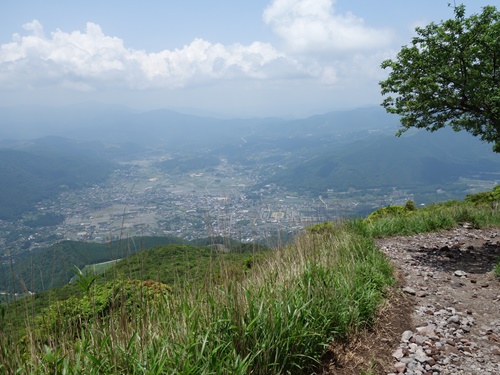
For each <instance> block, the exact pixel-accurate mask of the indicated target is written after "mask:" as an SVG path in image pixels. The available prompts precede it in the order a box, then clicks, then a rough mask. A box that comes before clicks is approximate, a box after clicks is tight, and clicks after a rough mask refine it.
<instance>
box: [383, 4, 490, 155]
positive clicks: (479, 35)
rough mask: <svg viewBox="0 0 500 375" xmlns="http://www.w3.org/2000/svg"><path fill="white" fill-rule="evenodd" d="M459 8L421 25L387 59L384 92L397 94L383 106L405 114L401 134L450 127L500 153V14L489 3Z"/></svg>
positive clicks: (391, 111)
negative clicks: (477, 9) (471, 10)
mask: <svg viewBox="0 0 500 375" xmlns="http://www.w3.org/2000/svg"><path fill="white" fill-rule="evenodd" d="M454 12H455V18H454V19H449V20H447V21H441V22H440V23H439V24H436V23H431V24H429V25H428V26H426V27H424V28H417V29H416V33H417V36H416V37H414V38H413V40H412V42H411V44H410V45H408V46H403V47H402V49H401V51H400V52H399V53H398V55H397V57H396V59H395V60H390V59H389V60H385V61H384V62H383V63H382V68H384V69H386V68H391V69H392V71H391V72H390V74H389V77H388V78H387V79H386V80H385V81H382V82H380V86H381V92H382V94H383V95H386V94H389V95H390V94H396V95H395V96H387V97H385V99H384V100H383V102H382V106H383V107H384V108H385V109H386V111H387V112H389V113H394V114H398V115H400V116H401V125H402V128H401V129H400V130H399V131H398V134H397V135H401V134H402V133H403V132H405V131H406V130H408V129H410V128H412V127H413V128H421V129H426V130H429V131H436V130H438V129H441V128H443V127H445V126H450V127H451V128H453V129H454V130H455V131H461V130H466V131H468V132H470V133H472V134H473V135H474V136H478V137H480V138H481V139H482V140H483V141H486V142H488V143H493V151H495V152H500V22H499V20H500V12H498V11H497V10H496V8H495V7H493V6H485V7H484V8H483V9H482V13H481V14H473V15H471V16H470V17H465V6H464V5H460V6H457V7H455V9H454Z"/></svg>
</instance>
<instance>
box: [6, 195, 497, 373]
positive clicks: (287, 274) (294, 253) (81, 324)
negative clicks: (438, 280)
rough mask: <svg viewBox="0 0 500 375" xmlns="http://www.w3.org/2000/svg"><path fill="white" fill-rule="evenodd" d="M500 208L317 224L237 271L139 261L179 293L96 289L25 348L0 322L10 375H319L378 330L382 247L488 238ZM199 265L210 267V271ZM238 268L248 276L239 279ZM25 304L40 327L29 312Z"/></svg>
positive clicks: (456, 207)
mask: <svg viewBox="0 0 500 375" xmlns="http://www.w3.org/2000/svg"><path fill="white" fill-rule="evenodd" d="M496 193H498V191H496ZM492 199H496V196H495V194H493V193H492V194H491V196H488V195H484V196H482V197H481V199H469V200H467V201H465V202H449V203H445V204H438V205H434V206H432V207H426V208H423V209H414V208H413V207H411V205H409V206H408V207H407V208H404V207H400V208H391V209H385V210H379V211H378V212H377V213H375V214H373V215H371V216H370V217H368V218H367V219H365V220H354V221H348V222H344V223H337V224H324V225H318V226H315V227H313V228H311V229H310V230H309V231H307V232H306V233H303V234H302V235H301V236H299V237H298V238H297V239H296V241H295V243H294V244H293V245H291V246H288V247H286V248H281V249H279V250H276V251H274V252H270V253H268V254H266V256H263V257H262V258H261V259H260V261H259V262H252V263H248V262H246V261H244V262H243V263H239V266H238V267H236V268H234V267H233V266H234V265H235V264H237V263H234V259H233V260H231V259H229V260H228V261H225V260H222V259H217V260H215V259H214V257H213V252H211V251H209V250H207V249H202V248H194V247H191V246H184V245H174V246H170V248H171V251H170V252H169V251H166V250H165V249H162V248H156V249H154V250H152V251H150V252H144V253H141V254H137V255H136V257H135V260H134V261H133V262H132V261H130V262H129V263H128V265H129V266H130V268H128V267H125V266H122V267H125V272H124V273H125V274H127V272H128V276H129V277H130V276H132V275H142V276H144V277H145V278H146V277H147V278H149V277H153V278H156V277H162V276H161V274H162V272H163V268H170V271H169V272H170V275H171V276H168V275H169V273H168V272H167V273H166V274H165V277H167V278H166V279H162V280H164V281H166V280H167V279H168V277H170V280H171V282H172V283H173V285H171V287H172V288H171V289H170V290H171V292H168V293H160V294H154V297H151V296H152V293H151V287H146V286H144V287H143V288H139V290H135V291H136V292H135V294H134V292H133V289H131V288H130V286H127V285H130V284H128V283H126V284H123V283H120V282H118V281H116V280H115V281H112V282H111V283H113V282H114V283H115V286H110V284H109V283H108V284H93V285H90V286H89V288H88V289H86V290H85V291H83V290H82V293H83V296H80V297H78V298H77V299H69V300H68V301H70V302H71V303H69V302H68V303H66V304H57V303H56V304H52V306H51V308H50V309H49V310H47V312H46V314H44V315H41V316H42V317H43V316H45V318H44V319H45V320H44V319H42V318H41V317H40V316H39V317H37V318H35V319H27V322H28V323H29V326H28V328H27V330H26V332H27V333H28V334H27V335H26V336H25V338H24V339H20V338H19V337H16V335H15V333H10V334H7V331H8V330H7V329H6V328H8V324H7V322H6V321H5V320H3V321H2V320H1V319H0V327H1V326H2V324H3V325H4V328H2V330H0V348H1V350H0V370H2V371H7V372H15V371H16V370H17V369H19V368H22V367H23V366H24V369H25V371H26V372H30V373H35V374H45V373H55V372H63V371H66V372H67V373H81V372H85V373H88V374H97V373H99V374H118V373H129V374H143V373H176V374H209V373H220V374H248V373H250V372H252V373H255V374H281V373H301V372H308V373H310V372H312V371H313V370H314V369H315V366H316V365H317V363H318V360H319V359H320V358H321V355H322V354H323V353H324V350H325V346H326V345H328V343H329V342H330V341H331V340H332V339H335V340H336V341H343V340H349V338H350V337H351V335H352V334H353V333H355V332H358V331H359V330H362V329H364V328H366V327H369V326H370V325H371V324H372V322H373V321H372V319H373V313H374V312H375V310H376V309H377V307H378V306H379V304H380V303H381V302H382V300H383V296H384V291H385V290H386V287H387V286H388V285H390V284H391V283H392V282H393V281H392V277H391V275H392V270H391V268H390V266H389V265H388V263H387V260H386V258H385V257H384V256H383V254H381V252H380V251H379V250H378V249H376V247H375V246H374V242H373V237H382V236H391V235H397V234H413V233H419V232H428V231H436V230H439V229H446V228H451V227H453V226H455V225H457V224H458V223H462V222H465V221H467V222H470V223H472V224H474V225H476V226H478V227H481V226H488V225H500V212H499V211H498V210H497V209H496V208H494V206H492V205H491V204H490V202H491V200H492ZM197 252H198V253H197ZM244 255H245V254H243V256H244ZM131 259H133V258H131ZM199 259H202V260H203V259H205V260H206V263H205V264H206V265H208V268H207V267H205V268H204V270H203V271H201V268H199V263H198V262H200V260H199ZM123 264H124V265H125V264H126V263H123ZM169 265H170V266H169ZM244 265H246V266H247V267H246V271H242V268H243V267H244ZM249 265H250V266H251V267H250V268H249V267H248V266H249ZM136 266H138V267H137V268H135V267H136ZM177 266H179V267H180V268H179V271H175V270H176V269H177V268H176V267H177ZM498 267H499V266H497V268H498ZM151 269H152V270H154V271H153V273H152V274H149V270H151ZM228 269H229V270H231V269H234V270H236V269H239V272H237V273H236V276H237V277H235V273H233V272H227V270H228ZM132 270H134V271H132ZM115 274H121V273H120V272H118V271H117V272H115ZM172 275H175V277H172ZM214 275H216V276H217V277H213V276H214ZM207 276H208V277H207ZM134 277H135V276H134ZM82 282H85V280H82ZM124 285H125V286H124ZM140 285H143V284H140ZM154 285H156V284H154ZM131 290H132V291H131ZM155 290H157V289H155ZM81 295H82V294H81ZM92 301H93V302H92ZM25 303H26V306H27V308H26V309H25V310H26V311H27V312H28V314H27V315H28V316H29V312H30V302H29V300H27V301H26V302H25ZM20 306H21V305H18V308H19V309H21V307H20ZM79 306H87V309H88V310H87V311H84V312H82V311H81V308H80V307H79ZM102 306H105V307H106V308H105V309H103V308H102ZM9 308H10V307H9ZM79 309H80V310H79ZM92 309H94V313H92ZM79 311H80V313H78V312H79ZM75 313H78V314H79V315H75ZM84 313H85V314H84ZM75 316H79V317H80V318H78V319H75ZM51 319H52V321H55V322H58V323H59V324H52V325H48V326H49V327H51V331H50V334H47V331H43V330H42V328H43V327H47V324H46V325H43V324H42V325H41V321H44V322H49V323H50V321H51ZM40 327H42V328H40ZM40 332H43V334H41V333H40ZM37 335H38V336H37ZM75 338H78V339H77V340H75ZM12 343H17V345H12ZM26 353H29V355H26ZM2 366H3V367H2Z"/></svg>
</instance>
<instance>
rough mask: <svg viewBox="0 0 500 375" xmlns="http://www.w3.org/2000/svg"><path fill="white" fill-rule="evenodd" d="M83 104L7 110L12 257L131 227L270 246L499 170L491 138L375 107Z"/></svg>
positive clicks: (475, 187) (450, 192)
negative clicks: (411, 124) (423, 128)
mask: <svg viewBox="0 0 500 375" xmlns="http://www.w3.org/2000/svg"><path fill="white" fill-rule="evenodd" d="M86 106H89V104H86ZM84 108H85V110H82V111H81V114H82V115H81V116H75V119H74V120H73V121H71V120H70V117H69V116H70V115H71V114H73V116H74V112H72V111H73V110H74V108H73V109H72V111H65V110H62V111H60V112H57V111H56V112H52V113H50V114H47V117H45V118H44V117H43V116H42V115H41V114H40V116H38V117H37V121H36V122H35V121H29V119H28V120H23V116H22V113H18V116H17V115H16V114H15V110H16V109H11V110H10V111H11V114H12V115H11V116H7V117H5V118H4V119H3V120H1V124H0V131H1V132H2V134H8V138H4V139H2V140H1V141H0V145H1V149H0V152H1V153H2V155H3V157H2V163H1V164H0V169H1V173H2V176H4V179H3V180H4V183H3V184H2V186H1V188H0V190H1V194H0V196H1V197H2V200H1V202H2V211H1V216H2V217H1V221H0V231H1V232H0V234H1V235H0V237H1V238H2V249H3V256H4V257H6V256H7V254H8V253H11V254H21V253H23V252H25V251H28V250H33V249H36V248H39V247H48V246H51V245H53V244H54V243H57V242H60V241H63V240H75V241H91V242H108V241H110V240H112V239H119V238H130V237H133V236H175V237H179V238H182V239H185V240H194V239H197V238H206V237H217V236H220V237H226V238H229V237H231V238H234V239H237V240H240V241H242V242H262V243H268V244H269V243H271V242H272V241H275V240H276V238H277V236H278V234H279V235H280V236H281V237H280V238H282V240H285V239H286V238H287V237H289V235H290V234H293V233H296V232H298V231H301V230H302V229H303V228H304V227H305V226H308V225H311V224H314V223H317V222H323V221H326V220H335V219H339V218H342V217H352V216H360V215H366V214H367V213H369V212H371V211H373V210H375V209H376V208H378V207H383V206H386V205H391V204H404V203H405V202H406V201H407V200H413V201H414V202H415V203H416V204H417V205H421V204H429V203H432V202H437V201H440V200H446V199H455V198H463V197H464V196H465V195H466V194H469V193H473V192H478V191H483V190H487V189H490V188H491V187H492V186H494V185H495V183H496V181H497V180H498V178H499V177H498V173H497V171H498V170H499V167H500V161H499V160H497V158H496V155H495V154H494V153H493V152H492V151H491V148H490V146H489V145H487V144H482V143H481V142H479V141H478V140H477V139H475V138H473V137H471V136H470V135H468V134H462V133H454V132H451V131H441V132H437V133H434V134H429V133H426V132H414V133H408V134H405V135H404V136H403V137H401V138H396V137H395V132H396V129H397V127H398V119H397V118H396V117H394V116H390V115H388V114H386V113H385V112H384V111H383V109H381V108H378V107H367V108H360V109H356V110H348V111H337V112H331V113H326V114H323V115H316V116H312V117H307V118H303V119H295V120H285V119H276V118H274V119H260V118H251V119H234V120H230V119H216V118H209V117H201V116H194V115H188V114H182V113H179V112H174V111H167V110H165V111H154V112H144V113H130V112H129V111H127V110H125V109H121V110H119V109H116V108H110V109H108V110H105V109H102V108H101V109H100V110H99V111H97V113H95V114H94V113H93V112H92V110H91V108H90V107H84ZM17 111H21V109H17ZM12 118H17V121H18V123H17V124H16V126H11V125H10V124H11V121H12V120H11V119H12ZM23 121H24V122H23ZM70 121H71V126H66V127H64V128H62V127H61V128H58V130H57V137H56V136H54V134H55V133H54V131H55V130H54V127H56V128H57V124H63V123H67V122H70ZM89 121H92V123H91V125H90V126H89V125H88V122H89ZM47 124H50V125H47ZM117 124H119V127H118V125H117ZM62 129H65V131H62ZM34 133H36V135H37V137H36V138H31V139H29V138H26V137H24V136H23V135H24V134H34ZM4 259H5V258H4Z"/></svg>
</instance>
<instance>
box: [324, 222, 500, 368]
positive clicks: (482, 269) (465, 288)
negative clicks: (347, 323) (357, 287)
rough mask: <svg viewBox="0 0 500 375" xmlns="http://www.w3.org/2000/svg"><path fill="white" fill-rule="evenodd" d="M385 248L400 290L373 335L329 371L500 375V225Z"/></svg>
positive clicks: (333, 361) (383, 244)
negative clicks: (497, 267)
mask: <svg viewBox="0 0 500 375" xmlns="http://www.w3.org/2000/svg"><path fill="white" fill-rule="evenodd" d="M377 245H378V246H379V247H380V248H381V249H382V250H383V251H384V252H385V253H386V254H387V255H388V256H389V258H390V259H391V260H392V262H393V263H394V265H395V266H396V268H397V270H398V272H399V276H400V285H399V286H398V288H397V289H396V290H395V291H394V293H393V296H392V297H391V300H390V301H389V303H388V305H387V306H386V307H385V308H384V309H383V311H382V312H381V315H380V317H379V322H378V324H377V326H376V327H375V329H374V330H373V332H370V333H369V334H368V335H363V336H361V337H360V339H359V340H358V341H357V342H356V343H355V344H352V345H351V346H350V347H349V348H344V350H343V351H342V354H340V353H335V350H334V352H333V353H332V354H331V358H330V359H328V358H327V359H325V361H326V362H328V361H330V362H329V366H328V367H329V369H328V370H326V371H325V373H330V374H360V373H363V372H362V370H361V369H362V368H364V369H366V368H367V367H370V368H371V371H372V372H373V373H377V374H425V375H443V374H468V375H469V374H478V375H479V374H481V375H494V374H495V375H496V374H500V280H499V279H498V278H496V277H495V276H494V275H493V272H492V269H493V267H494V264H495V261H496V259H497V258H498V257H499V256H500V228H488V229H474V228H472V226H471V225H468V224H465V225H463V226H461V227H459V228H456V229H453V230H449V231H443V232H439V233H430V234H419V235H415V236H410V237H392V238H385V239H379V240H377ZM336 354H338V355H336ZM364 373H370V372H364Z"/></svg>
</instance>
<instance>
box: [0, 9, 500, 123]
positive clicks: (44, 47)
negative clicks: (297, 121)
mask: <svg viewBox="0 0 500 375" xmlns="http://www.w3.org/2000/svg"><path fill="white" fill-rule="evenodd" d="M449 3H452V4H453V3H454V1H453V0H413V1H410V0H377V1H373V0H267V1H265V0H212V1H208V0H145V1H137V0H135V1H132V0H85V1H83V0H82V1H63V0H59V1H56V0H43V1H42V0H0V108H1V107H10V106H32V105H33V106H47V107H57V106H67V105H74V104H77V103H89V102H90V103H103V104H105V105H124V106H127V107H130V108H133V109H136V110H141V111H142V110H150V109H158V108H168V109H175V110H181V111H188V112H189V111H191V112H199V113H205V114H213V115H219V116H235V117H249V116H256V117H264V116H276V117H302V116H308V115H312V114H319V113H325V112H329V111H333V110H338V109H350V108H358V107H365V106H371V105H379V104H380V102H381V95H380V87H379V85H378V82H380V81H381V80H383V79H385V78H386V77H387V74H388V72H387V71H384V70H382V69H381V68H380V64H381V62H382V61H383V60H385V59H387V58H394V57H395V56H396V54H397V52H398V51H399V49H400V48H401V46H403V45H406V44H409V43H410V42H411V38H412V37H413V36H415V32H414V30H415V27H416V26H425V25H426V24H428V23H430V22H439V21H441V20H443V19H448V18H452V17H453V9H452V8H450V7H449V6H448V4H449ZM456 3H457V5H458V2H456ZM461 3H462V2H461ZM463 3H464V4H465V6H466V9H467V14H472V13H478V12H480V11H481V8H482V7H483V6H485V5H496V6H498V5H500V1H499V0H489V1H482V0H464V1H463ZM497 3H499V4H497Z"/></svg>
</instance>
